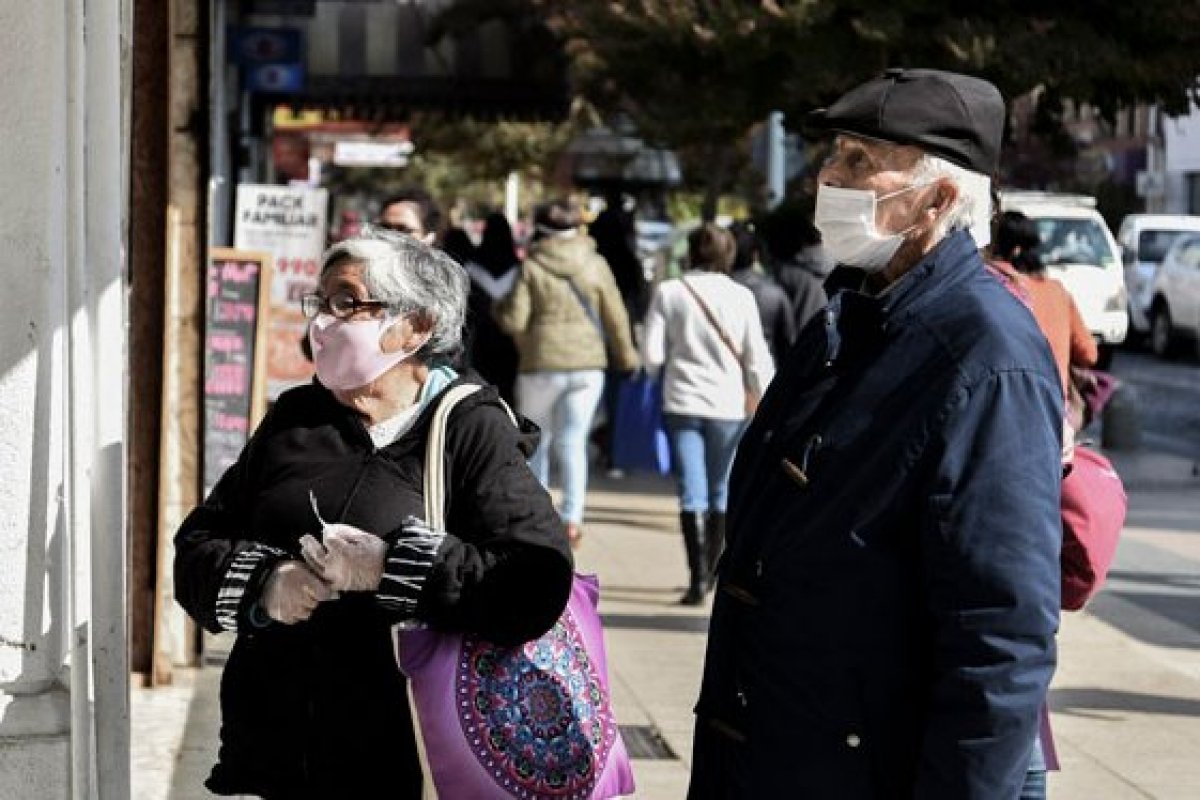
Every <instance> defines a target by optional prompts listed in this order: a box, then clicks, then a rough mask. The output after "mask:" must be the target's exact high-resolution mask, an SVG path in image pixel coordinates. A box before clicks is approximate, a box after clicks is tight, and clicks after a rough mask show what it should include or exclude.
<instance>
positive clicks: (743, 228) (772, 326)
mask: <svg viewBox="0 0 1200 800" xmlns="http://www.w3.org/2000/svg"><path fill="white" fill-rule="evenodd" d="M729 232H730V233H731V234H733V239H734V242H735V243H736V244H737V254H736V255H735V256H734V258H733V270H732V271H731V272H730V273H729V277H731V278H733V279H734V280H735V281H737V282H738V283H740V284H741V285H742V286H745V287H746V288H747V289H749V290H750V294H752V295H754V303H755V305H757V306H758V316H759V318H760V319H761V320H762V329H763V336H764V337H765V338H766V340H767V349H768V350H770V351H771V358H773V359H774V360H775V362H776V363H778V362H779V360H780V359H781V358H783V356H784V354H785V353H787V351H788V348H789V347H791V346H792V340H793V339H795V338H796V321H795V315H794V312H793V311H792V301H791V300H789V299H788V296H787V292H785V291H784V290H783V289H782V288H781V287H780V285H779V283H778V282H776V280H775V279H774V278H772V277H771V276H770V275H768V274H767V273H766V272H765V271H763V268H762V264H761V263H760V261H759V255H760V247H759V242H758V236H757V235H756V234H755V233H754V230H753V228H751V227H750V226H749V225H746V224H745V223H741V222H735V223H734V224H733V225H730V226H729ZM821 296H822V297H824V293H822V295H821ZM822 305H823V303H822Z"/></svg>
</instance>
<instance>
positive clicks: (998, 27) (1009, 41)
mask: <svg viewBox="0 0 1200 800" xmlns="http://www.w3.org/2000/svg"><path fill="white" fill-rule="evenodd" d="M455 8H456V10H455V14H454V16H453V19H454V24H456V25H459V26H461V25H466V24H471V22H470V21H471V20H472V19H479V18H481V17H480V15H486V16H489V17H494V16H495V15H497V14H500V15H504V16H506V17H507V18H508V19H518V18H522V17H525V18H527V19H528V18H533V19H537V20H539V22H544V24H545V25H546V27H548V28H549V30H551V31H552V32H554V33H555V34H556V35H557V36H558V37H559V40H560V41H561V43H562V47H563V48H564V50H565V52H566V54H567V57H568V59H569V62H570V65H571V72H572V81H573V85H574V87H575V90H576V91H577V92H578V93H580V94H582V95H583V96H584V97H586V98H587V99H588V100H589V101H591V102H592V103H594V104H596V105H597V106H598V107H599V108H601V109H610V110H615V109H620V110H624V111H626V112H627V113H629V114H630V115H631V116H632V117H633V118H634V120H635V121H636V123H637V125H638V127H639V130H640V132H641V133H642V135H643V136H645V137H646V138H647V139H649V140H651V141H654V142H656V143H659V144H663V145H666V146H671V147H676V148H681V149H684V150H686V151H690V152H697V153H700V154H701V158H702V160H703V161H704V162H705V164H706V167H705V169H704V172H703V176H704V179H705V183H706V189H707V191H708V193H709V195H710V200H711V202H710V204H709V206H710V210H711V208H714V207H715V198H716V193H717V192H719V191H721V190H722V189H723V188H724V187H725V186H726V185H727V184H728V182H729V179H730V169H729V166H730V165H731V164H732V163H733V162H734V161H735V158H734V155H733V154H734V152H735V150H736V148H738V147H739V146H740V145H741V143H742V140H743V137H744V135H745V133H746V131H747V130H748V129H749V127H750V126H751V125H753V124H754V123H756V122H757V121H760V120H761V119H762V118H763V117H765V116H766V114H767V113H768V112H769V111H771V110H772V109H776V108H778V109H780V110H782V111H784V112H785V114H786V116H787V120H788V122H787V124H788V126H789V127H790V128H792V129H798V128H800V127H801V125H802V122H803V119H804V117H805V115H806V114H807V113H808V112H809V111H810V110H811V109H813V108H815V107H818V106H821V105H824V104H826V103H828V102H829V101H831V100H832V99H833V98H835V97H836V96H837V95H839V94H840V93H842V92H844V91H845V90H846V89H848V88H850V87H851V86H853V85H855V84H857V83H859V82H861V81H862V80H864V79H865V78H867V77H869V76H870V75H872V74H874V73H876V72H878V71H879V70H881V69H883V68H884V67H887V66H895V65H902V66H926V67H936V68H942V69H950V70H956V71H961V72H969V73H972V74H976V75H979V76H981V77H985V78H988V79H989V80H991V81H993V82H994V83H995V84H996V85H997V86H998V87H999V88H1000V90H1001V91H1002V92H1003V93H1004V94H1005V96H1006V97H1010V98H1011V97H1016V96H1018V95H1021V94H1024V93H1026V92H1028V91H1030V90H1032V89H1034V88H1036V87H1041V88H1042V90H1043V92H1042V97H1043V102H1044V103H1045V110H1044V111H1043V112H1042V113H1043V117H1044V118H1045V119H1047V121H1048V122H1050V123H1053V122H1054V121H1055V118H1056V115H1057V113H1058V110H1059V109H1058V106H1059V103H1060V102H1061V99H1062V98H1071V99H1073V100H1075V101H1078V102H1085V103H1088V104H1090V105H1093V106H1095V107H1097V108H1098V109H1099V110H1100V111H1101V113H1103V114H1105V115H1106V116H1109V117H1110V118H1111V116H1112V115H1113V114H1115V112H1116V111H1117V110H1118V109H1119V108H1121V107H1126V106H1130V105H1133V104H1136V103H1156V104H1158V105H1159V106H1160V107H1161V108H1163V109H1164V110H1165V111H1166V112H1167V113H1169V114H1177V113H1182V112H1184V111H1186V110H1187V107H1188V103H1189V101H1190V100H1193V99H1195V98H1196V97H1197V95H1198V92H1197V87H1198V84H1197V76H1198V75H1200V3H1196V2H1179V0H1138V2H1136V3H1133V2H1129V0H1059V1H1058V2H1053V3H1047V2H1045V0H988V2H986V3H980V2H978V0H760V2H757V3H754V2H748V0H642V1H641V2H616V1H615V0H499V1H497V2H482V0H463V1H462V2H460V3H458V4H456V7H455Z"/></svg>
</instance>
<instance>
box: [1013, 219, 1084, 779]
mask: <svg viewBox="0 0 1200 800" xmlns="http://www.w3.org/2000/svg"><path fill="white" fill-rule="evenodd" d="M1040 246H1041V237H1040V236H1039V235H1038V230H1037V223H1035V222H1034V221H1033V220H1031V219H1029V218H1028V217H1026V216H1025V215H1024V214H1022V213H1021V212H1019V211H1005V212H1004V213H1003V214H1001V215H1000V219H999V221H998V222H997V225H996V241H995V244H994V245H993V246H992V259H991V262H990V264H991V266H992V268H993V269H995V270H996V271H997V272H998V273H999V274H1000V278H1001V279H1002V280H1004V281H1005V282H1006V283H1007V284H1008V285H1009V287H1010V288H1011V290H1012V291H1013V293H1014V294H1015V295H1017V297H1019V298H1020V299H1021V301H1022V302H1024V303H1026V304H1027V305H1028V306H1029V309H1030V311H1032V312H1033V316H1034V319H1035V320H1036V321H1037V324H1038V327H1039V328H1040V329H1041V331H1042V333H1043V334H1044V335H1045V337H1046V341H1047V343H1048V344H1049V345H1050V351H1051V352H1052V353H1053V354H1054V362H1055V365H1056V366H1057V367H1058V375H1059V379H1060V381H1061V383H1062V389H1063V397H1064V399H1065V398H1068V397H1069V393H1068V387H1069V385H1070V380H1071V367H1073V366H1077V367H1091V366H1093V365H1095V363H1096V359H1097V357H1098V355H1099V352H1098V349H1097V347H1096V341H1095V339H1093V338H1092V334H1091V332H1090V331H1089V330H1088V328H1087V325H1086V324H1085V323H1084V321H1083V317H1082V316H1080V314H1079V308H1078V307H1077V306H1076V305H1075V301H1074V300H1073V299H1072V298H1071V295H1070V294H1069V293H1068V292H1067V290H1066V288H1065V287H1064V286H1063V285H1062V284H1061V283H1059V282H1058V281H1056V280H1054V279H1053V278H1050V277H1049V276H1048V275H1047V274H1046V268H1045V266H1044V265H1043V264H1042V261H1041V259H1040V258H1039V257H1038V252H1037V251H1038V248H1039V247H1040ZM1074 455H1075V430H1074V428H1073V427H1072V426H1071V422H1070V414H1065V415H1064V419H1063V449H1062V460H1063V464H1064V465H1068V464H1070V463H1071V462H1072V461H1073V460H1074ZM1058 767H1059V764H1058V754H1057V752H1056V749H1055V747H1054V735H1053V732H1052V730H1051V727H1050V709H1049V708H1048V707H1047V706H1046V704H1045V703H1043V704H1042V708H1041V711H1040V714H1039V725H1038V732H1037V736H1036V737H1035V739H1034V743H1033V750H1032V751H1031V755H1030V760H1029V767H1028V772H1027V773H1026V776H1025V785H1024V786H1023V787H1022V788H1021V800H1041V799H1042V798H1045V797H1046V772H1047V770H1050V769H1058Z"/></svg>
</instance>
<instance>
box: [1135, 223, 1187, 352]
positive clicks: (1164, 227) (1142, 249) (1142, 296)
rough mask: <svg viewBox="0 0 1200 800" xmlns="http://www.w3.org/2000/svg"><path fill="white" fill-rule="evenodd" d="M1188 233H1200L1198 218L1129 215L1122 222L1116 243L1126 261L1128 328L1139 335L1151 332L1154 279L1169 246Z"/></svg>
mask: <svg viewBox="0 0 1200 800" xmlns="http://www.w3.org/2000/svg"><path fill="white" fill-rule="evenodd" d="M1187 233H1200V216H1190V215H1185V214H1130V215H1129V216H1127V217H1125V219H1123V220H1122V221H1121V228H1120V230H1119V232H1118V233H1117V242H1118V243H1119V244H1120V245H1121V257H1122V260H1123V261H1124V262H1125V288H1126V289H1127V290H1128V291H1129V328H1130V331H1131V332H1132V333H1134V334H1136V335H1138V336H1145V335H1147V334H1149V333H1150V324H1151V323H1150V305H1151V302H1152V301H1153V300H1154V276H1155V273H1156V272H1157V271H1158V265H1159V264H1161V263H1162V261H1163V258H1165V257H1166V255H1167V251H1168V250H1170V249H1171V245H1173V244H1175V242H1176V241H1177V240H1178V239H1179V237H1180V236H1183V235H1185V234H1187Z"/></svg>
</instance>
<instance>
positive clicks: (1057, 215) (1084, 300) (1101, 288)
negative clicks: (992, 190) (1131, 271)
mask: <svg viewBox="0 0 1200 800" xmlns="http://www.w3.org/2000/svg"><path fill="white" fill-rule="evenodd" d="M1000 208H1001V210H1003V211H1020V212H1021V213H1022V214H1024V215H1025V216H1027V217H1029V218H1030V219H1031V220H1033V221H1034V222H1035V223H1036V224H1037V229H1038V235H1039V236H1040V237H1041V240H1042V244H1041V248H1040V250H1039V255H1040V256H1041V259H1042V263H1043V264H1045V265H1046V271H1047V272H1048V273H1049V274H1050V276H1051V277H1053V278H1057V279H1058V280H1059V281H1061V282H1062V284H1063V285H1064V286H1066V287H1067V291H1068V292H1070V293H1071V298H1072V299H1073V300H1074V301H1075V305H1076V306H1078V307H1079V313H1080V316H1082V317H1083V321H1084V323H1085V324H1086V325H1087V326H1088V330H1090V331H1091V332H1092V335H1093V336H1095V337H1096V342H1097V344H1099V345H1100V365H1101V366H1105V365H1107V364H1108V362H1109V360H1110V359H1111V358H1112V351H1113V348H1115V347H1116V346H1117V345H1119V344H1121V343H1122V342H1124V341H1125V334H1126V332H1127V331H1128V329H1129V313H1128V311H1127V308H1126V306H1127V298H1126V293H1125V276H1124V273H1123V271H1122V269H1121V261H1120V259H1119V258H1118V256H1117V252H1118V250H1117V243H1116V240H1114V239H1113V235H1112V232H1111V231H1109V229H1108V225H1107V224H1106V223H1105V222H1104V217H1102V216H1100V212H1099V211H1097V210H1096V198H1094V197H1088V196H1086V195H1073V194H1053V193H1050V192H1029V191H1004V192H1001V193H1000Z"/></svg>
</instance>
